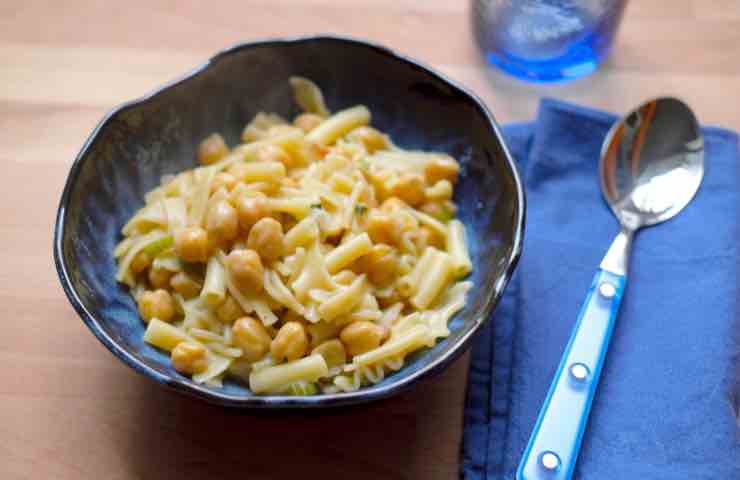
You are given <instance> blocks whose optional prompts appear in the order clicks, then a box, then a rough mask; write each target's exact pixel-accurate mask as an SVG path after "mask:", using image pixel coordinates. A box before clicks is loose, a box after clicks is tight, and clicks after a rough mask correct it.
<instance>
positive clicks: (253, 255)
mask: <svg viewBox="0 0 740 480" xmlns="http://www.w3.org/2000/svg"><path fill="white" fill-rule="evenodd" d="M226 268H227V269H228V270H229V274H231V277H232V278H233V279H234V281H235V282H236V283H237V284H239V287H241V288H245V289H248V290H251V291H254V292H259V291H261V290H262V285H263V281H264V274H265V270H264V268H263V267H262V261H261V260H260V256H259V255H258V254H257V252H255V251H254V250H232V251H231V253H229V256H228V257H226Z"/></svg>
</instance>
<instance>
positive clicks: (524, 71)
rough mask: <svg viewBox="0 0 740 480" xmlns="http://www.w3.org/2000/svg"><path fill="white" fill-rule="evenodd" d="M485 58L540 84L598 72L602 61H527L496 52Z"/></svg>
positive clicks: (562, 59) (522, 77) (486, 55)
mask: <svg viewBox="0 0 740 480" xmlns="http://www.w3.org/2000/svg"><path fill="white" fill-rule="evenodd" d="M484 57H485V59H486V61H487V62H488V63H490V64H491V65H495V66H496V67H498V68H500V69H501V70H503V71H505V72H506V73H508V74H510V75H513V76H515V77H517V78H520V79H522V80H527V81H530V82H540V83H553V82H561V81H565V80H574V79H576V78H581V77H584V76H586V75H589V74H591V73H593V72H594V71H596V69H597V68H598V67H599V65H600V64H601V61H602V60H600V59H597V58H594V57H592V58H584V59H581V60H579V61H578V62H575V63H574V62H573V61H572V60H571V59H570V58H567V57H566V58H559V59H557V60H550V61H526V60H522V59H516V58H510V57H509V58H507V57H504V56H501V55H499V54H497V53H494V52H488V53H484ZM604 58H605V57H604Z"/></svg>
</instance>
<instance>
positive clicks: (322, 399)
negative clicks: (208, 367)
mask: <svg viewBox="0 0 740 480" xmlns="http://www.w3.org/2000/svg"><path fill="white" fill-rule="evenodd" d="M317 41H318V42H337V43H344V44H349V45H353V46H360V47H363V48H368V49H370V50H374V51H376V52H377V53H380V54H383V55H386V56H388V57H391V58H393V59H395V60H397V61H399V62H401V63H403V64H405V65H407V66H410V67H411V68H414V69H417V70H421V71H422V72H423V73H425V74H427V75H429V76H431V77H433V78H436V79H437V80H439V81H441V82H443V83H445V84H446V85H448V86H450V87H451V88H453V89H454V90H456V92H457V93H458V94H461V95H463V96H467V97H468V98H469V99H470V100H472V103H473V105H474V106H475V107H476V108H477V109H478V110H479V112H480V113H481V114H482V115H483V116H484V117H485V118H486V120H488V123H489V125H490V127H491V129H492V130H493V133H494V134H495V135H496V136H497V137H498V138H499V140H500V144H501V145H500V146H501V149H502V152H503V156H504V158H505V160H506V162H507V163H508V165H509V168H510V171H511V175H512V177H513V180H514V184H515V188H516V195H517V202H518V206H517V211H516V219H515V222H516V228H515V232H514V238H513V245H512V249H511V253H510V254H509V255H508V258H507V259H506V268H505V269H504V273H503V275H502V276H501V277H499V278H498V280H497V284H498V285H499V286H500V288H498V289H497V291H496V292H494V293H493V294H492V295H490V296H489V297H488V298H486V301H485V303H484V305H483V307H482V309H481V311H479V312H478V313H477V314H476V315H475V319H474V325H473V327H472V328H471V329H470V330H469V331H468V332H467V333H465V334H464V335H462V336H461V337H460V338H459V339H458V340H457V342H456V343H455V344H454V345H452V347H451V348H450V349H449V350H448V351H447V352H445V353H444V354H441V355H439V356H438V357H437V358H435V359H433V360H432V361H430V362H429V363H428V364H426V365H424V366H422V367H420V368H418V369H417V370H416V371H414V372H412V373H411V374H409V375H407V376H405V377H401V378H399V380H397V381H395V382H391V383H390V384H388V385H382V386H372V387H368V388H362V389H360V390H357V391H355V392H349V393H334V394H322V395H315V396H303V397H291V396H284V395H266V396H259V395H253V396H249V397H241V396H237V395H230V394H227V393H225V392H219V391H214V390H211V389H208V388H206V387H204V386H201V385H196V384H192V383H187V382H186V381H185V380H182V379H179V378H176V377H171V376H168V375H166V374H164V373H162V372H159V371H157V370H155V369H154V368H152V367H149V366H147V365H146V364H144V363H143V362H141V361H140V360H139V359H137V358H136V357H135V356H134V355H132V354H131V353H129V352H128V351H127V350H126V349H125V348H123V347H122V346H120V345H118V343H116V341H115V340H114V339H113V338H111V336H110V335H108V334H107V333H106V332H105V331H104V330H103V328H102V326H101V322H100V321H99V320H98V319H97V318H96V316H95V315H94V314H92V313H91V312H90V311H88V309H87V308H86V307H85V305H84V303H83V302H82V299H81V298H80V296H79V295H78V294H77V292H76V290H75V287H74V286H73V284H72V282H71V279H70V274H69V272H68V267H67V265H66V262H65V260H64V255H63V245H62V241H63V238H64V230H65V224H66V219H67V210H68V209H67V207H68V204H69V201H70V197H71V191H72V185H73V184H74V183H75V181H76V178H77V177H78V175H79V173H80V170H81V167H82V161H83V159H84V158H85V157H86V155H87V153H88V151H89V149H90V147H91V146H92V145H93V143H94V142H95V141H96V139H97V138H98V135H99V133H100V131H101V130H102V129H103V127H105V125H107V124H108V122H109V121H110V120H111V119H113V118H114V117H115V116H117V115H118V114H120V113H121V112H123V111H125V110H128V109H131V108H134V107H137V106H139V105H141V104H144V103H146V102H148V101H149V100H151V99H152V98H154V97H156V96H158V95H160V94H161V93H163V92H164V91H166V90H168V89H170V88H172V87H174V86H177V85H179V84H181V83H184V82H186V81H188V80H189V79H190V78H192V77H195V76H197V75H198V74H200V73H201V72H204V71H205V70H207V69H208V68H210V67H211V66H212V65H214V64H215V63H216V62H218V61H219V60H220V59H222V58H224V57H226V56H229V55H231V54H234V53H237V52H239V51H241V50H244V49H250V48H255V47H265V46H280V45H294V44H300V43H309V42H317ZM525 214H526V195H525V191H524V187H523V185H522V181H521V175H520V173H519V169H518V167H517V165H516V162H514V160H513V157H512V156H511V153H510V152H509V149H508V147H507V146H506V144H505V142H504V137H503V135H502V133H501V129H500V127H499V125H498V123H497V122H496V120H495V118H494V117H493V115H492V114H491V112H490V111H489V110H488V108H487V107H486V105H485V103H484V102H483V101H482V100H481V99H480V98H479V97H478V96H477V95H476V94H475V93H473V92H471V91H470V90H468V89H467V88H466V87H463V86H462V85H460V84H459V83H457V82H456V81H454V80H451V79H450V78H448V77H447V76H446V75H444V74H442V73H439V72H437V71H436V70H434V69H433V68H431V67H430V66H428V65H426V64H424V63H422V62H419V61H417V60H415V59H412V58H410V57H408V56H406V55H404V54H400V53H398V52H396V51H394V50H392V49H390V48H388V47H385V46H382V45H379V44H376V43H374V42H371V41H366V40H362V39H358V38H355V37H351V36H344V35H331V34H318V35H299V36H287V37H273V38H264V39H258V40H254V41H248V42H242V43H237V44H235V45H233V46H231V47H228V48H225V49H223V50H220V51H218V52H217V53H216V54H215V55H213V56H211V57H209V58H208V60H207V61H205V62H204V63H202V64H200V65H199V66H197V67H195V68H193V69H191V70H190V71H188V72H187V73H185V74H184V75H182V76H180V77H177V78H176V79H174V80H171V81H169V82H166V83H164V84H163V85H161V86H160V87H158V88H155V89H154V90H152V91H150V92H149V93H148V94H145V95H143V96H141V97H139V98H136V99H133V100H130V101H127V102H124V103H122V104H120V105H118V106H117V107H115V108H113V109H112V110H111V111H110V112H108V113H107V114H106V115H105V116H104V117H103V118H102V119H101V120H100V122H98V124H97V125H96V127H95V128H94V129H93V131H92V133H90V135H89V136H88V138H87V139H86V141H85V143H84V144H83V146H82V148H81V149H80V151H79V152H78V153H77V156H76V157H75V160H74V162H73V163H72V166H71V167H70V170H69V173H68V175H67V179H66V181H65V185H64V190H63V192H62V196H61V199H60V201H59V207H58V209H57V215H56V219H55V222H54V238H53V241H54V245H53V251H54V264H55V267H56V270H57V274H58V276H59V281H60V282H61V284H62V288H63V290H64V293H65V294H66V296H67V298H68V300H69V302H70V303H71V304H72V306H73V307H74V309H75V311H76V312H77V314H78V315H79V316H80V318H81V319H82V321H83V322H84V323H85V325H86V326H87V327H88V328H89V329H90V331H92V333H93V334H94V335H95V336H96V337H97V338H98V340H99V341H100V342H101V343H102V344H103V345H105V347H106V348H107V349H108V350H110V352H111V353H113V354H114V355H115V356H116V357H118V358H119V359H121V360H122V361H123V362H124V363H125V364H126V365H128V366H129V367H131V368H132V369H134V371H136V372H138V373H140V374H142V375H144V376H145V377H147V378H151V379H152V380H154V381H156V382H158V383H160V384H162V385H165V386H166V387H168V388H170V389H172V390H175V391H177V392H180V393H183V394H185V395H187V396H190V397H194V398H198V399H201V400H204V401H206V402H208V403H212V404H217V405H221V406H227V407H241V408H268V409H272V408H275V409H277V408H296V407H301V408H306V407H313V408H317V407H331V406H343V405H350V404H358V403H365V402H370V401H374V400H380V399H383V398H387V397H390V396H392V395H395V394H398V393H400V392H402V391H405V390H407V389H409V388H410V387H411V386H412V385H413V384H415V383H416V382H417V381H418V380H420V379H421V378H425V377H429V376H431V375H434V374H437V373H439V372H441V371H442V370H443V369H444V368H446V367H447V366H448V365H449V364H450V363H452V362H453V361H454V360H455V359H457V358H458V357H459V356H460V355H462V353H463V352H465V351H466V350H467V349H468V348H469V346H470V341H471V339H472V337H473V335H474V334H475V333H477V332H478V331H479V330H480V328H481V327H482V326H483V325H484V324H485V323H486V321H488V318H489V317H490V315H491V312H492V311H493V309H494V308H495V306H496V305H497V304H498V302H499V300H500V298H501V296H502V294H503V291H504V289H505V288H506V286H507V284H508V283H509V281H510V279H511V276H512V274H513V272H514V270H515V268H516V266H517V264H518V262H519V258H520V256H521V253H522V248H523V238H524V224H525Z"/></svg>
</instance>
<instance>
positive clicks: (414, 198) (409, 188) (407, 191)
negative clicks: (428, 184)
mask: <svg viewBox="0 0 740 480" xmlns="http://www.w3.org/2000/svg"><path fill="white" fill-rule="evenodd" d="M424 187H425V185H424V177H422V176H421V175H419V174H418V173H404V174H402V175H401V176H400V177H399V178H398V181H397V182H396V183H394V184H393V187H392V188H391V194H392V195H394V196H396V197H398V198H400V199H401V200H403V201H404V202H406V203H408V204H409V205H411V206H416V205H420V204H422V203H424V200H425V199H426V192H425V190H424Z"/></svg>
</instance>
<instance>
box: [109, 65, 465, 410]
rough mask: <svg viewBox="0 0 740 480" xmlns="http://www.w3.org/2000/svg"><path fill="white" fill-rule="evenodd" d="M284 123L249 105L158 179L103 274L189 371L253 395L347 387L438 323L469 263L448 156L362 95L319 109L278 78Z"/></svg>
mask: <svg viewBox="0 0 740 480" xmlns="http://www.w3.org/2000/svg"><path fill="white" fill-rule="evenodd" d="M290 85H291V86H292V88H293V91H294V96H295V101H296V103H297V104H298V106H299V107H300V108H301V109H302V110H303V113H302V114H300V115H298V116H297V117H296V118H295V119H294V120H293V122H289V121H288V120H287V119H285V118H283V117H281V116H279V115H276V114H274V113H264V112H261V113H258V114H257V115H256V116H255V117H254V118H253V119H252V121H251V122H249V123H248V124H247V125H246V126H245V128H244V130H243V132H242V137H241V139H242V142H243V143H241V144H240V145H237V146H235V147H233V148H231V149H229V147H227V146H226V144H225V142H224V140H223V138H221V137H220V136H219V135H218V134H212V135H210V136H208V137H207V138H206V139H204V140H203V142H202V143H201V145H200V147H199V148H198V160H199V162H200V163H201V165H200V166H198V167H196V168H194V169H191V170H188V171H185V172H181V173H179V174H177V175H170V176H166V177H163V178H162V181H161V185H160V186H158V187H157V188H155V189H153V190H152V191H150V192H149V193H147V194H146V196H145V200H146V204H145V205H144V207H142V208H141V209H140V210H139V211H138V212H136V214H135V215H133V216H132V217H131V219H130V220H129V221H128V222H127V223H126V225H125V226H124V227H123V228H122V234H123V238H122V239H121V241H120V242H119V243H118V245H116V247H115V250H114V252H113V254H114V257H115V258H116V260H117V262H118V271H117V274H116V279H117V280H118V281H119V282H121V283H123V284H125V285H127V286H128V287H129V288H130V291H131V294H132V295H133V297H134V299H135V300H136V301H137V303H138V306H139V312H140V314H141V317H142V319H143V320H144V322H145V323H146V324H147V328H146V331H145V333H144V340H145V341H146V342H147V343H149V344H150V345H152V346H154V347H156V348H159V349H161V350H163V351H166V352H169V354H170V358H171V362H172V366H173V367H174V369H175V370H177V371H178V372H179V373H181V374H183V375H187V376H189V377H191V378H192V380H193V381H194V382H196V383H202V384H205V385H209V386H213V387H219V386H221V385H222V382H223V380H224V378H225V377H226V376H228V377H230V378H232V379H235V380H237V381H241V382H245V383H247V384H248V385H249V387H250V389H251V390H252V391H253V392H254V393H256V394H286V395H313V394H317V393H322V392H323V393H333V392H350V391H355V390H357V389H360V388H362V387H363V386H366V385H371V384H375V383H378V382H380V381H382V380H383V379H384V378H385V377H386V376H387V375H391V374H392V373H393V372H395V371H397V370H399V369H401V368H402V367H403V365H404V362H405V361H406V357H407V356H408V355H409V354H411V353H413V352H415V351H418V350H420V349H423V348H426V347H431V346H433V345H434V344H435V343H436V342H437V341H438V339H440V338H445V337H447V336H448V335H449V334H450V331H449V328H448V324H449V322H450V320H451V318H452V317H453V316H454V315H455V313H457V312H458V311H459V310H460V309H462V308H463V307H464V306H465V296H466V293H467V292H468V290H469V289H470V288H471V286H472V284H471V283H470V282H467V281H463V280H462V279H463V277H465V276H466V275H468V274H469V273H470V272H471V270H472V261H471V258H470V254H469V252H468V248H467V245H466V241H465V226H464V225H463V223H462V222H460V221H459V220H457V219H455V218H454V215H455V211H456V208H455V205H454V203H453V201H452V195H453V188H454V184H455V182H456V180H457V176H458V173H459V169H460V167H459V164H458V163H457V161H456V160H455V159H453V158H451V157H450V156H448V155H445V154H441V153H429V152H418V151H407V150H403V149H401V148H399V147H398V146H396V145H395V144H393V143H392V141H391V139H390V138H389V137H388V136H387V135H384V134H383V133H381V132H380V131H378V130H376V129H374V128H372V127H371V126H370V124H371V113H370V111H369V110H368V108H367V107H365V106H363V105H358V106H354V107H351V108H347V109H345V110H342V111H339V112H336V113H332V112H330V111H329V109H328V108H327V106H326V102H325V101H324V97H323V94H322V92H321V90H320V89H319V87H318V86H317V85H315V84H314V83H313V82H311V81H310V80H308V79H305V78H300V77H293V78H291V79H290Z"/></svg>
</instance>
